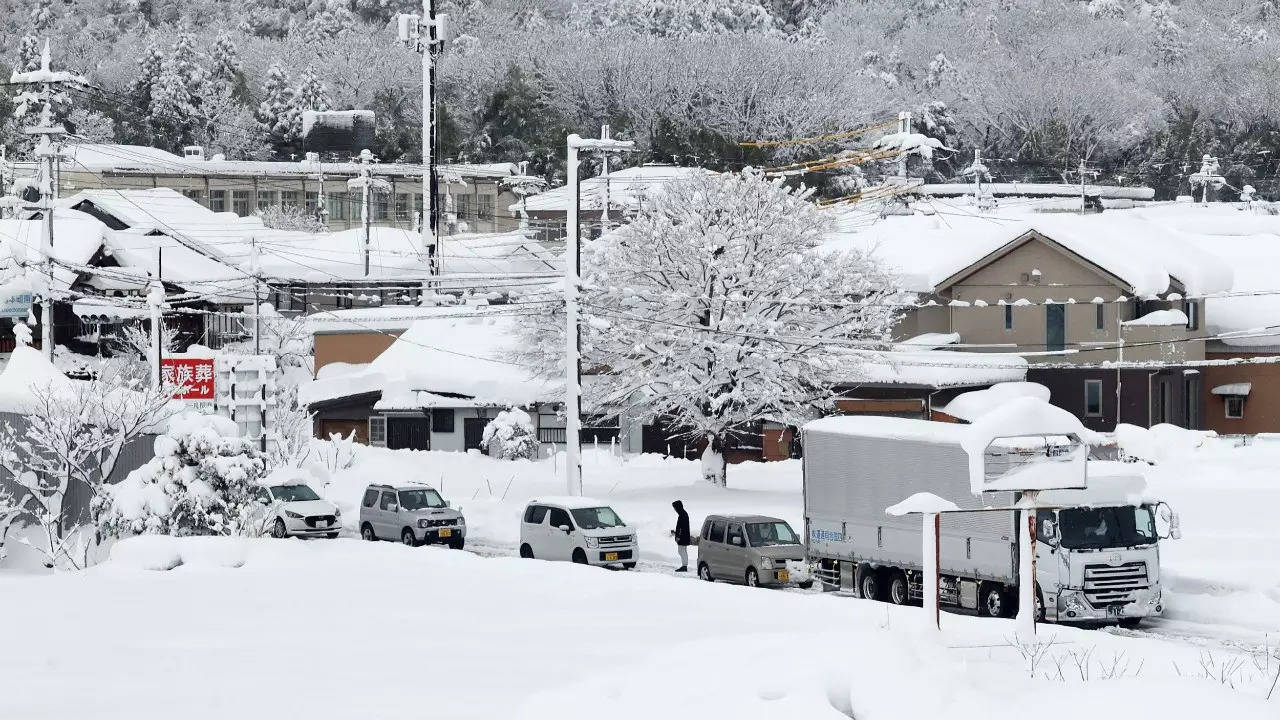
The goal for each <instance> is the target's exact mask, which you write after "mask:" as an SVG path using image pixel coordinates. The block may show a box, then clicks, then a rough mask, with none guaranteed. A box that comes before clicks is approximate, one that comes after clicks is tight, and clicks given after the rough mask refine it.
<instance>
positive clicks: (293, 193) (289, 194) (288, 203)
mask: <svg viewBox="0 0 1280 720" xmlns="http://www.w3.org/2000/svg"><path fill="white" fill-rule="evenodd" d="M301 204H302V192H301V191H298V190H285V191H283V192H281V193H280V205H281V206H282V207H285V208H290V209H297V208H298V206H299V205H301Z"/></svg>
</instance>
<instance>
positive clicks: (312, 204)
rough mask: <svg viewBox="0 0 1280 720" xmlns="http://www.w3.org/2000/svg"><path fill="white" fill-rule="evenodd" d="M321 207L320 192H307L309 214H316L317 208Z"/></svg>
mask: <svg viewBox="0 0 1280 720" xmlns="http://www.w3.org/2000/svg"><path fill="white" fill-rule="evenodd" d="M318 207H320V193H314V192H308V193H307V214H308V215H314V214H315V212H316V208H318Z"/></svg>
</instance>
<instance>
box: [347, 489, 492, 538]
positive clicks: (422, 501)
mask: <svg viewBox="0 0 1280 720" xmlns="http://www.w3.org/2000/svg"><path fill="white" fill-rule="evenodd" d="M466 536H467V521H466V519H465V518H464V517H462V513H461V512H460V511H458V510H455V509H454V508H453V507H452V506H451V505H450V504H449V503H447V502H445V500H444V498H442V497H440V493H438V492H436V490H435V488H433V487H430V486H428V485H418V484H406V485H381V484H373V485H370V486H369V487H367V488H365V491H364V498H363V499H362V500H361V501H360V537H362V538H364V539H365V540H399V541H400V542H402V543H404V544H405V545H423V544H429V543H441V544H447V545H448V546H449V547H451V548H453V549H454V550H461V549H462V545H463V543H464V542H466Z"/></svg>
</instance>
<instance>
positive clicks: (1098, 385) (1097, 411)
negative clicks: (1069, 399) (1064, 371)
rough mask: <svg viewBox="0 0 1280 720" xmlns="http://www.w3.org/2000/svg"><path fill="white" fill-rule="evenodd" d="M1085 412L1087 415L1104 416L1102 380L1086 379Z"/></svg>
mask: <svg viewBox="0 0 1280 720" xmlns="http://www.w3.org/2000/svg"><path fill="white" fill-rule="evenodd" d="M1084 414H1085V415H1086V416H1087V417H1102V381H1101V380H1085V381H1084Z"/></svg>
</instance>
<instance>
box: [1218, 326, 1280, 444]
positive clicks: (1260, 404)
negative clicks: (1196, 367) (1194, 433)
mask: <svg viewBox="0 0 1280 720" xmlns="http://www.w3.org/2000/svg"><path fill="white" fill-rule="evenodd" d="M1205 358H1206V359H1207V360H1211V361H1215V362H1214V364H1212V365H1207V366H1206V367H1204V368H1203V369H1202V374H1203V384H1202V386H1203V388H1204V394H1203V402H1204V429H1206V430H1214V431H1216V432H1217V433H1219V434H1221V435H1252V434H1256V433H1274V432H1280V362H1276V361H1275V360H1276V359H1277V358H1280V345H1251V346H1243V347H1242V346H1231V345H1227V344H1225V343H1222V342H1214V343H1212V344H1211V345H1210V347H1209V349H1208V351H1207V352H1206V353H1205Z"/></svg>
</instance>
